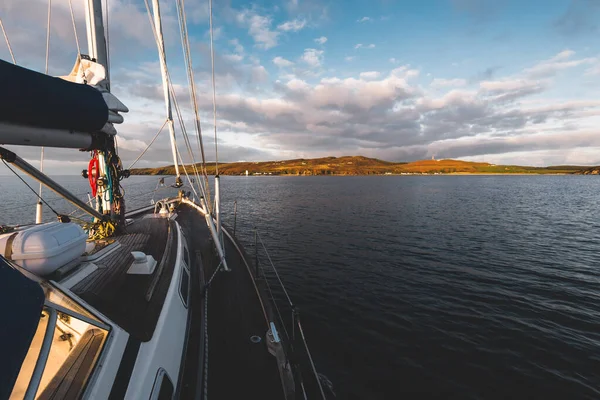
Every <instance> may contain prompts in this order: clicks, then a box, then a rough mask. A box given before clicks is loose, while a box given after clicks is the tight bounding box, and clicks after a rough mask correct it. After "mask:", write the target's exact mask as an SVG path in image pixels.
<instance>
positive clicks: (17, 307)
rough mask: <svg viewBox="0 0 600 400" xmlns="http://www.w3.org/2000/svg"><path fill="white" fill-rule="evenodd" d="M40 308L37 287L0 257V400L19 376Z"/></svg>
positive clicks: (42, 302)
mask: <svg viewBox="0 0 600 400" xmlns="http://www.w3.org/2000/svg"><path fill="white" fill-rule="evenodd" d="M43 306H44V291H43V290H42V288H41V286H40V285H39V284H38V283H36V282H34V281H32V280H31V279H29V278H27V277H25V276H24V275H23V274H21V273H20V272H19V271H17V270H16V269H14V268H13V267H12V266H11V265H9V264H8V263H7V262H6V260H5V259H4V258H3V257H1V256H0V307H1V308H2V323H0V355H1V357H0V359H1V360H2V362H0V399H7V398H8V397H9V396H10V393H11V391H12V388H13V386H14V384H15V381H16V380H17V376H18V375H19V370H20V369H21V364H22V363H23V360H24V359H25V356H26V355H27V351H28V350H29V346H30V345H31V340H32V339H33V335H35V331H36V329H37V326H38V324H39V322H40V314H41V312H42V308H43Z"/></svg>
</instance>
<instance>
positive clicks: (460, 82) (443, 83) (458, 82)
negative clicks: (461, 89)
mask: <svg viewBox="0 0 600 400" xmlns="http://www.w3.org/2000/svg"><path fill="white" fill-rule="evenodd" d="M466 84H467V80H466V79H458V78H456V79H443V78H435V79H434V80H433V81H432V82H431V87H434V88H443V87H448V86H454V87H457V86H465V85H466Z"/></svg>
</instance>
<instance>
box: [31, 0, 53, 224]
mask: <svg viewBox="0 0 600 400" xmlns="http://www.w3.org/2000/svg"><path fill="white" fill-rule="evenodd" d="M51 18H52V0H48V22H47V24H46V68H45V70H44V73H45V74H46V75H48V61H49V60H50V20H51ZM40 172H44V146H42V148H41V149H40ZM43 188H44V186H43V185H42V182H40V190H39V198H40V199H41V198H42V189H43ZM39 207H40V208H39V209H38V210H36V217H35V219H36V221H35V222H36V223H41V222H42V221H41V218H42V208H41V207H42V205H41V203H40V206H39ZM37 211H39V215H38V213H37ZM38 218H39V220H38Z"/></svg>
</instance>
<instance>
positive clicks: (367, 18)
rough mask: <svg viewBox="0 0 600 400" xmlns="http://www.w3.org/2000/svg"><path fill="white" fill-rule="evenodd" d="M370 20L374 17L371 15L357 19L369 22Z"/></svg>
mask: <svg viewBox="0 0 600 400" xmlns="http://www.w3.org/2000/svg"><path fill="white" fill-rule="evenodd" d="M369 21H372V19H371V18H370V17H362V18H360V19H357V20H356V22H369Z"/></svg>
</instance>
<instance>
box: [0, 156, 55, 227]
mask: <svg viewBox="0 0 600 400" xmlns="http://www.w3.org/2000/svg"><path fill="white" fill-rule="evenodd" d="M2 162H3V163H4V165H6V168H8V169H9V170H10V171H11V172H12V173H13V174H15V175H16V177H17V178H19V179H20V180H21V182H23V183H24V184H25V186H27V187H28V188H29V190H31V191H32V192H33V194H35V195H36V196H37V197H38V198H39V199H40V201H42V202H43V203H44V204H45V205H47V206H48V208H49V209H50V210H52V212H53V213H54V214H56V216H57V217H59V218H60V216H61V214H59V213H58V212H57V211H56V210H55V209H54V208H52V207H51V206H50V204H48V202H46V200H44V199H43V198H42V197H41V196H40V195H38V194H37V193H36V192H35V189H34V188H32V187H31V186H29V184H28V183H27V182H25V179H23V178H21V175H19V174H17V172H16V171H15V170H14V169H12V168H11V167H10V165H8V163H7V162H6V161H5V160H2Z"/></svg>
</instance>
